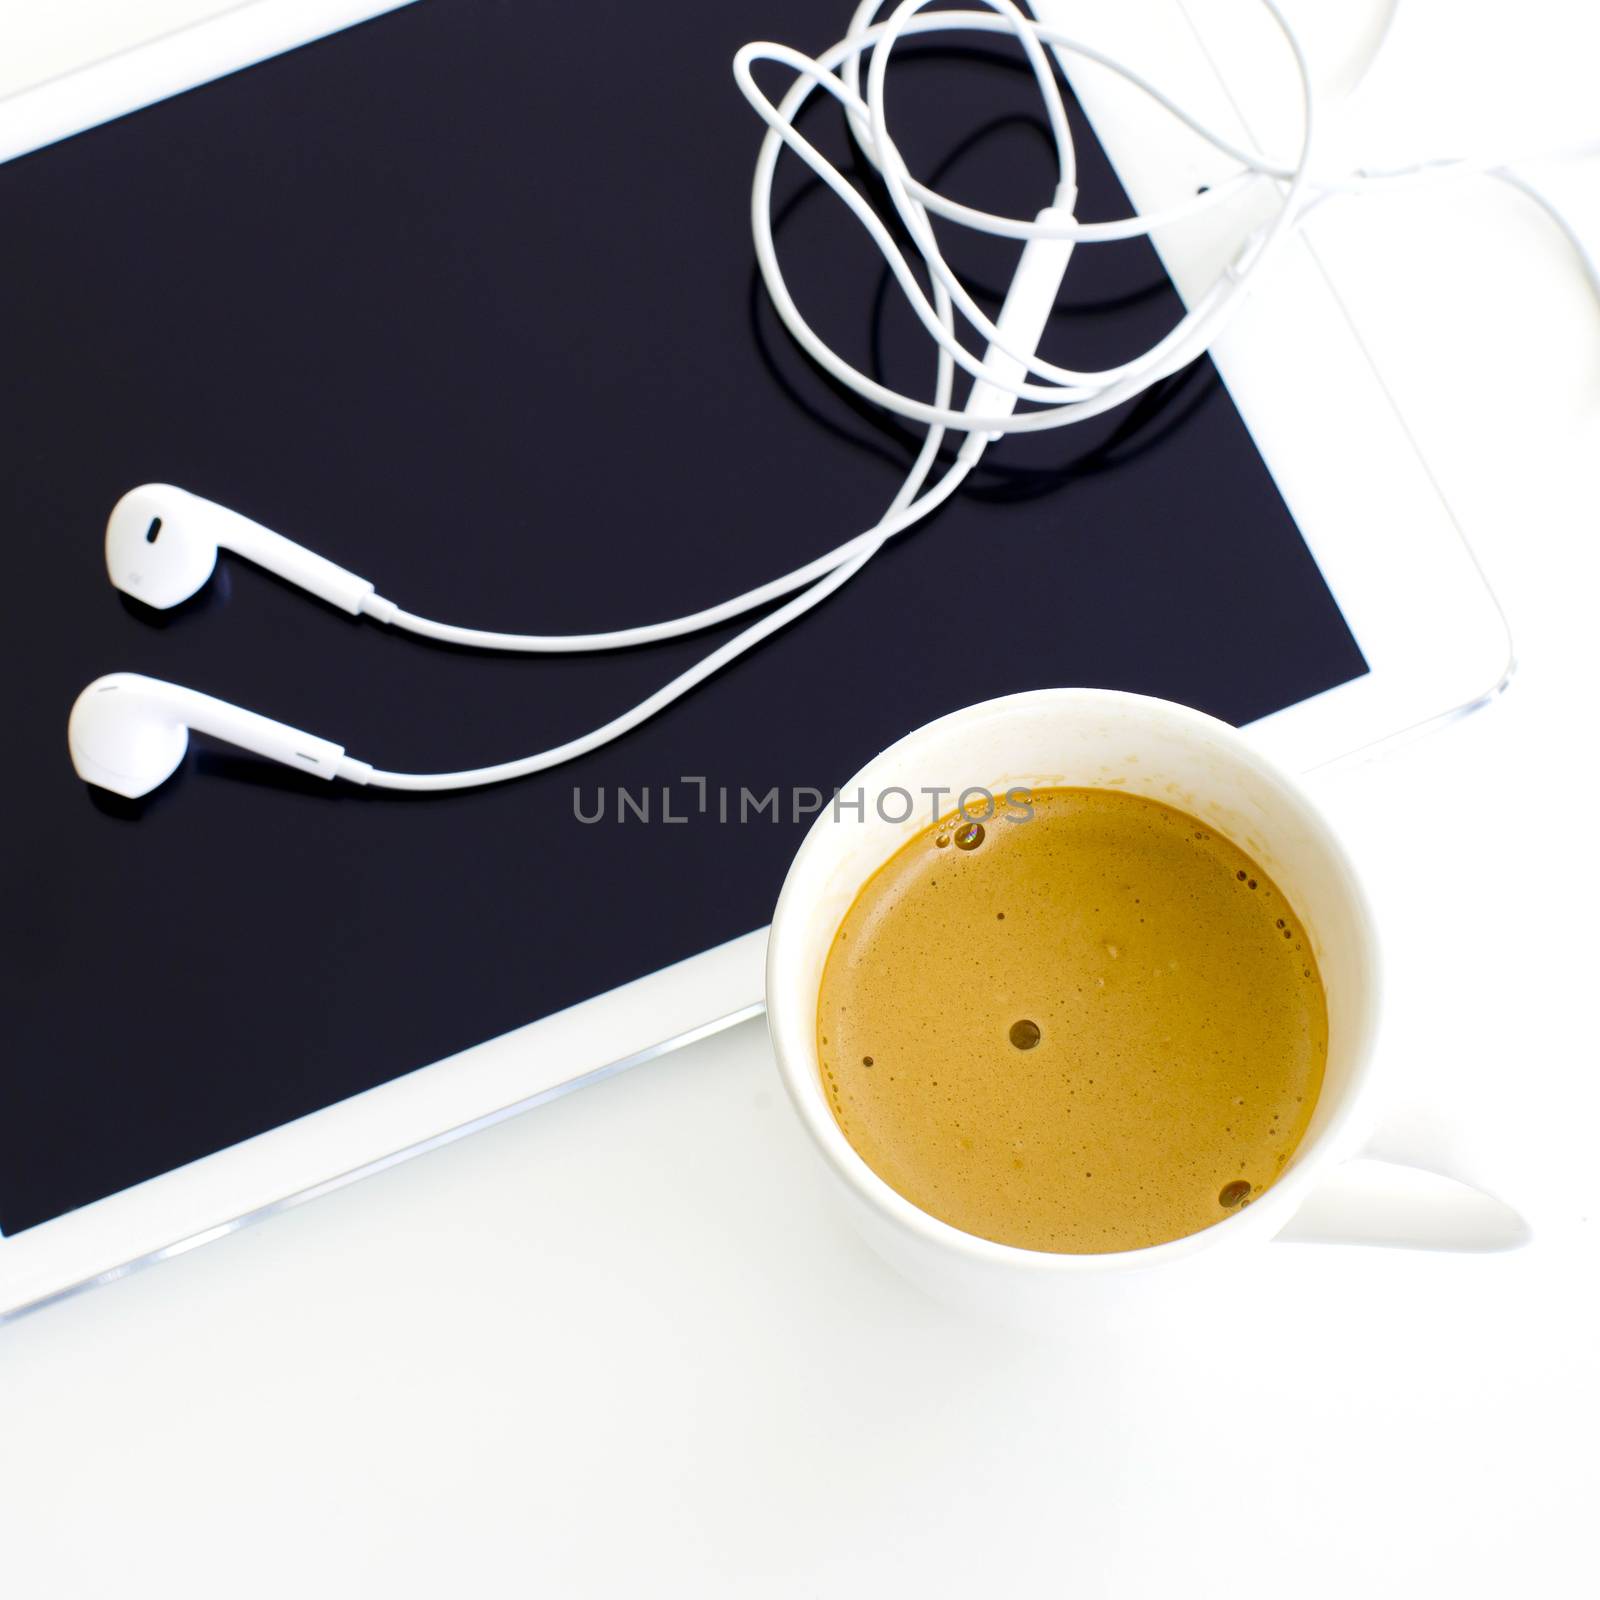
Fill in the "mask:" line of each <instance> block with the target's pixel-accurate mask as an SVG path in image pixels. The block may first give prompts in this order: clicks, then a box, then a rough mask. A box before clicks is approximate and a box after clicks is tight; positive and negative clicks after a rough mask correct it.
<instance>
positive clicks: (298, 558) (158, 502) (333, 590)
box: [106, 483, 373, 616]
mask: <svg viewBox="0 0 1600 1600" xmlns="http://www.w3.org/2000/svg"><path fill="white" fill-rule="evenodd" d="M219 549H220V550H231V551H233V553H234V554H235V555H240V556H244V557H245V559H246V560H249V561H253V562H255V564H256V565H257V566H259V567H265V568H266V569H267V571H268V572H275V573H276V574H277V575H278V576H279V577H280V578H282V579H284V580H285V581H286V582H288V583H293V584H296V585H298V586H299V587H300V588H302V589H308V590H310V592H311V593H312V594H314V595H317V596H318V597H319V598H321V599H323V600H326V601H327V602H328V604H329V605H331V606H337V607H338V608H339V609H340V610H341V611H348V612H349V613H350V614H351V615H352V616H356V615H359V614H360V612H361V611H362V609H363V605H364V602H365V601H366V600H367V598H368V596H369V595H371V594H372V592H373V586H372V585H371V584H370V583H368V582H367V580H366V579H365V578H358V577H357V576H356V575H355V573H353V572H347V571H346V570H345V569H344V568H343V567H341V566H336V565H335V564H334V563H333V562H332V561H328V560H326V559H325V558H324V557H322V556H319V555H316V554H314V553H313V552H312V551H310V550H307V549H306V548H305V546H304V545H299V544H296V543H295V542H294V540H293V539H286V538H284V536H283V535H282V534H281V533H274V532H273V531H272V529H271V528H264V527H262V525H261V524H260V523H259V522H252V521H251V520H250V519H249V518H248V517H241V516H240V515H239V513H238V512H237V511H229V510H228V508H227V507H226V506H219V505H217V504H216V503H215V501H212V500H202V499H201V498H200V496H199V495H197V494H190V493H189V492H188V490H187V489H177V488H174V487H173V485H171V484H170V483H146V484H143V485H141V486H140V487H139V488H137V489H130V490H129V491H128V492H127V493H126V494H125V495H123V497H122V498H121V499H120V500H119V501H118V502H117V503H116V505H115V506H114V507H113V508H112V511H111V519H110V521H108V522H107V523H106V571H107V572H109V573H110V575H111V581H112V582H113V583H114V584H115V585H116V586H117V587H118V588H119V589H120V590H122V592H123V593H124V594H127V595H132V596H133V598H134V599H135V600H142V601H143V602H144V603H145V604H146V605H147V606H154V607H155V608H156V609H157V610H158V611H165V610H166V609H167V608H168V607H169V606H175V605H178V604H179V603H180V602H182V601H184V600H187V599H188V598H189V597H190V596H191V595H193V594H198V593H199V591H200V590H201V589H202V588H203V587H204V585H205V581H206V579H207V578H209V577H210V576H211V573H212V569H213V568H214V567H215V566H216V564H217V551H218V550H219Z"/></svg>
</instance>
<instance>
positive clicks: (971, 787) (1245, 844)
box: [767, 689, 1527, 1320]
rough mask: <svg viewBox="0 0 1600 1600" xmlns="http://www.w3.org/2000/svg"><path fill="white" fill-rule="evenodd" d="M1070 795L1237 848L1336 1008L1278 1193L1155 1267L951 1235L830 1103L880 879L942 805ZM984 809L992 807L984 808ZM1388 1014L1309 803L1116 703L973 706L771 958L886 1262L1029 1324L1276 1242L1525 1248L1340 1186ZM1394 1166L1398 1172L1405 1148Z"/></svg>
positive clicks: (1458, 1215) (904, 743) (836, 862)
mask: <svg viewBox="0 0 1600 1600" xmlns="http://www.w3.org/2000/svg"><path fill="white" fill-rule="evenodd" d="M1063 786H1084V787H1115V788H1119V789H1122V790H1124V791H1126V792H1128V793H1132V794H1140V795H1146V796H1148V797H1150V798H1152V799H1155V800H1160V801H1163V802H1165V803H1166V804H1169V805H1172V806H1175V807H1177V808H1178V809H1179V810H1182V811H1186V812H1188V813H1189V814H1190V815H1192V816H1194V817H1196V818H1198V819H1199V820H1200V821H1202V822H1204V823H1206V824H1208V825H1209V826H1210V827H1212V828H1213V829H1215V830H1216V831H1218V832H1220V833H1223V834H1225V835H1226V836H1227V837H1228V838H1230V839H1232V840H1233V841H1234V843H1236V844H1238V845H1239V846H1240V847H1241V848H1243V849H1244V850H1245V851H1246V852H1248V853H1249V855H1251V856H1252V857H1253V858H1254V859H1255V860H1256V861H1258V862H1259V863H1260V864H1261V866H1262V867H1263V868H1265V869H1266V871H1267V873H1268V874H1270V876H1271V877H1272V879H1273V881H1274V882H1275V883H1276V884H1277V885H1278V887H1279V888H1280V889H1281V890H1282V892H1283V893H1284V894H1285V895H1287V896H1288V898H1289V901H1290V903H1291V904H1292V905H1293V907H1294V910H1295V914H1296V916H1297V918H1298V919H1299V920H1300V922H1301V923H1302V924H1303V925H1304V927H1305V929H1306V931H1307V933H1308V935H1309V937H1310V940H1311V947H1312V950H1313V951H1314V953H1315V955H1316V958H1317V964H1318V967H1319V969H1320V971H1321V974H1322V980H1323V984H1324V987H1325V989H1326V992H1327V1000H1328V1060H1327V1067H1326V1071H1325V1074H1324V1078H1323V1086H1322V1091H1321V1094H1320V1095H1319V1097H1318V1100H1317V1105H1316V1109H1315V1111H1314V1113H1313V1115H1312V1118H1311V1122H1310V1125H1309V1127H1308V1128H1307V1130H1306V1134H1305V1137H1304V1138H1303V1139H1302V1140H1301V1143H1300V1146H1299V1148H1298V1149H1297V1150H1296V1151H1295V1152H1294V1154H1293V1156H1292V1157H1291V1158H1290V1161H1289V1163H1288V1165H1287V1166H1286V1167H1285V1168H1284V1171H1283V1173H1282V1174H1281V1176H1280V1177H1279V1179H1278V1181H1277V1182H1276V1183H1275V1184H1273V1185H1272V1186H1271V1187H1270V1188H1269V1189H1267V1190H1266V1191H1265V1192H1264V1193H1262V1194H1261V1195H1259V1196H1257V1197H1256V1198H1255V1200H1254V1201H1253V1202H1252V1203H1251V1204H1250V1205H1249V1206H1247V1207H1243V1208H1241V1209H1240V1210H1238V1211H1236V1212H1234V1213H1232V1214H1230V1215H1228V1216H1227V1217H1225V1218H1223V1219H1222V1220H1221V1221H1219V1222H1217V1223H1216V1224H1215V1225H1213V1226H1212V1227H1209V1228H1205V1229H1203V1230H1202V1231H1200V1232H1199V1233H1194V1234H1190V1235H1188V1236H1187V1237H1185V1238H1181V1239H1174V1240H1172V1241H1171V1242H1170V1243H1167V1244H1160V1245H1153V1246H1151V1247H1149V1248H1146V1249H1142V1250H1129V1251H1118V1252H1114V1253H1108V1254H1098V1255H1067V1254H1057V1253H1054V1252H1048V1251H1037V1250H1025V1249H1019V1248H1017V1247H1015V1246H1011V1245H1004V1244H997V1243H995V1242H994V1241H992V1240H988V1239H981V1238H978V1237H976V1236H975V1235H972V1234H969V1233H965V1232H963V1231H962V1230H960V1229H958V1228H955V1227H952V1226H951V1225H950V1224H948V1223H946V1222H941V1221H939V1220H938V1219H937V1218H935V1217H932V1216H930V1215H928V1213H926V1212H925V1211H922V1210H920V1209H919V1208H918V1207H917V1206H914V1205H913V1204H912V1203H911V1202H910V1201H909V1200H907V1199H905V1198H904V1196H902V1195H900V1194H899V1193H897V1192H896V1191H895V1190H894V1189H892V1188H890V1187H889V1185H888V1184H887V1183H885V1182H884V1181H883V1179H881V1178H880V1177H879V1176H878V1175H877V1174H876V1173H875V1172H873V1170H872V1169H871V1168H870V1167H869V1166H868V1165H867V1164H866V1162H864V1161H863V1160H862V1159H861V1157H860V1156H859V1155H857V1154H856V1152H855V1150H854V1149H853V1148H852V1147H851V1145H850V1143H849V1141H848V1140H846V1138H845V1137H844V1135H843V1133H842V1132H841V1131H840V1129H839V1125H838V1123H837V1122H836V1121H835V1120H834V1118H833V1114H832V1112H831V1111H830V1109H829V1107H828V1102H827V1100H826V1098H825V1096H824V1093H823V1088H822V1078H821V1073H820V1068H819V1064H818V1058H817V995H818V989H819V987H820V984H821V979H822V969H823V964H824V962H825V960H826V958H827V954H828V950H829V948H830V945H831V944H832V941H833V936H834V934H835V932H836V931H837V930H838V926H839V923H840V922H841V920H842V919H843V917H844V915H845V912H846V911H847V910H848V909H849V907H850V905H851V904H852V902H853V901H854V899H855V897H856V895H857V893H858V891H859V890H860V888H861V886H862V885H863V884H864V883H865V882H866V881H867V879H868V878H869V877H871V876H872V874H873V873H874V872H875V871H876V870H877V869H878V868H879V867H880V866H882V865H883V863H884V862H885V861H887V860H888V858H889V857H890V856H891V855H893V854H894V852H895V851H896V850H897V849H899V847H900V846H901V845H902V844H904V843H905V841H906V840H907V839H908V838H909V837H911V836H912V835H914V834H916V833H918V832H920V831H921V830H922V829H924V828H926V827H927V826H928V825H929V824H930V823H931V822H932V821H933V820H934V816H935V802H934V800H933V799H932V794H933V793H935V792H942V793H943V795H944V796H945V798H944V800H943V802H942V809H943V811H944V812H945V813H948V812H949V811H951V810H953V809H954V807H955V805H956V804H957V797H959V796H960V795H961V794H962V792H963V791H987V793H989V794H992V795H996V796H1001V795H1004V794H1005V793H1006V792H1007V791H1008V790H1010V789H1013V788H1019V787H1020V788H1023V789H1036V788H1046V787H1063ZM908 801H909V802H911V803H910V804H909V805H908ZM983 803H984V802H982V801H981V800H980V799H978V798H977V796H976V795H973V796H972V798H971V801H970V805H971V806H972V807H973V808H977V807H980V806H982V805H983ZM993 825H995V826H1005V825H1006V824H1005V823H1004V822H996V823H995V824H993ZM1022 825H1025V824H1022ZM1378 1014H1379V957H1378V945H1377V936H1376V931H1375V929H1374V927H1373V921H1372V913H1371V911H1370V909H1369V907H1368V904H1367V898H1366V895H1365V893H1364V892H1363V890H1362V887H1361V884H1360V881H1359V879H1358V877H1357V875H1356V872H1355V869H1354V867H1353V866H1352V865H1351V863H1350V860H1349V858H1348V857H1347V856H1346V854H1345V851H1344V849H1343V847H1342V846H1341V845H1340V843H1339V841H1338V839H1337V838H1336V837H1335V835H1334V834H1333V832H1332V830H1331V829H1330V828H1329V826H1328V824H1327V822H1326V821H1325V820H1324V819H1323V817H1322V815H1321V814H1320V812H1319V811H1318V810H1317V808H1316V807H1315V806H1314V805H1313V804H1312V802H1311V801H1310V800H1309V799H1308V798H1307V796H1306V795H1305V793H1304V792H1303V791H1302V790H1301V788H1300V786H1299V785H1298V784H1297V783H1295V782H1294V781H1293V780H1292V779H1291V778H1289V777H1288V776H1286V775H1285V774H1284V773H1283V772H1281V771H1279V770H1278V768H1277V767H1275V766H1274V765H1273V764H1272V763H1271V762H1270V761H1268V760H1267V759H1266V758H1265V757H1263V756H1262V755H1260V754H1259V753H1258V752H1257V751H1256V749H1255V748H1254V747H1253V746H1252V745H1251V743H1250V741H1249V739H1248V738H1247V737H1246V736H1245V735H1243V734H1241V733H1239V732H1237V731H1236V730H1235V729H1233V728H1231V727H1229V726H1228V725H1227V724H1226V723H1223V722H1219V721H1217V720H1216V719H1215V718H1213V717H1208V716H1205V715H1203V714H1202V713H1200V712H1198V711H1193V710H1190V709H1188V708H1186V707H1184V706H1178V705H1173V704H1171V703H1170V702H1167V701H1164V700H1154V699H1148V698H1146V697H1144V696H1141V695H1131V694H1121V693H1116V692H1113V691H1110V690H1103V689H1043V690H1038V691H1034V692H1031V693H1027V694H1019V695H1012V696H1009V697H1007V698H1005V699H1001V700H990V701H987V702H985V703H983V704H981V705H975V706H970V707H968V708H967V709H966V710H964V711H957V712H954V713H952V714H951V715H950V716H946V717H941V718H940V719H939V720H938V721H937V722H932V723H929V724H928V725H927V726H926V727H924V728H919V729H918V730H917V731H916V732H914V733H911V734H908V735H907V736H906V737H905V738H904V739H902V740H900V741H899V743H898V744H895V745H892V746H891V747H890V748H889V749H888V750H886V751H884V752H883V754H882V755H880V756H878V757H877V758H876V759H875V760H873V761H871V762H869V763H868V764H867V766H866V767H865V768H863V769H862V771H861V772H860V773H858V774H857V775H856V777H854V778H853V779H851V780H850V781H849V782H848V783H846V784H844V785H842V786H841V789H840V791H839V794H838V796H837V797H836V800H835V802H834V804H833V805H832V806H830V807H827V808H824V810H823V811H822V812H821V813H820V814H819V815H818V817H817V819H816V822H815V823H814V824H813V826H812V828H811V830H810V832H809V833H808V834H807V835H806V838H805V841H804V843H803V844H802V845H801V847H800V850H799V853H798V854H797V855H796V856H795V859H794V863H793V865H792V866H791V867H790V869H789V874H788V877H787V878H786V879H785V881H784V885H783V891H782V893H781V894H780V896H779V898H778V905H777V909H776V911H775V912H774V914H773V919H772V932H771V937H770V941H769V944H768V952H767V1020H768V1026H769V1028H770V1031H771V1035H772V1044H773V1049H774V1052H775V1054H776V1057H777V1062H778V1068H779V1071H780V1072H781V1074H782V1076H783V1080H784V1084H785V1086H786V1088H787V1089H788V1092H789V1096H790V1098H791V1100H792V1101H793V1103H794V1106H795V1109H796V1111H797V1112H798V1113H799V1115H800V1119H801V1121H802V1122H803V1123H804V1125H805V1127H806V1130H807V1132H808V1133H809V1134H810V1135H811V1138H812V1140H813V1141H814V1143H815V1144H816V1146H817V1148H818V1150H820V1152H821V1153H822V1155H823V1157H824V1159H825V1160H826V1162H827V1165H828V1166H829V1168H830V1169H831V1170H832V1171H833V1173H834V1174H835V1176H836V1177H837V1178H838V1179H839V1181H840V1183H841V1184H842V1186H843V1190H844V1193H845V1195H846V1196H847V1198H848V1201H849V1203H850V1211H851V1213H852V1215H853V1218H854V1220H855V1222H856V1224H857V1226H858V1227H859V1229H860V1230H861V1232H862V1233H863V1234H864V1236H865V1237H866V1239H867V1241H868V1243H869V1244H871V1245H872V1246H873V1248H874V1249H875V1250H876V1251H877V1252H878V1253H879V1255H881V1256H882V1257H883V1258H884V1259H885V1260H887V1261H888V1262H889V1263H890V1264H891V1265H893V1266H895V1267H897V1268H898V1269H900V1270H901V1271H902V1272H904V1273H905V1274H906V1275H907V1276H909V1277H910V1278H912V1279H913V1280H914V1281H916V1282H917V1283H919V1284H921V1285H922V1286H923V1287H924V1288H926V1289H928V1290H929V1291H931V1292H932V1293H934V1294H936V1295H937V1296H939V1297H940V1298H941V1299H944V1300H946V1301H950V1302H954V1303H957V1304H960V1305H963V1306H966V1307H969V1308H972V1309H975V1310H977V1311H980V1312H984V1311H991V1310H992V1311H998V1312H1000V1313H1002V1314H1004V1315H1006V1316H1007V1317H1008V1318H1010V1319H1012V1320H1017V1319H1021V1320H1030V1319H1036V1318H1043V1319H1050V1318H1051V1317H1052V1316H1053V1315H1054V1314H1056V1313H1060V1312H1065V1313H1067V1314H1068V1315H1071V1314H1073V1313H1074V1312H1075V1311H1077V1310H1079V1309H1081V1307H1082V1303H1083V1299H1084V1297H1085V1295H1086V1294H1088V1293H1091V1292H1101V1291H1103V1289H1104V1288H1105V1287H1106V1286H1107V1285H1108V1284H1109V1282H1111V1281H1112V1280H1117V1279H1124V1278H1127V1277H1129V1276H1130V1275H1136V1274H1137V1275H1143V1274H1148V1273H1150V1272H1151V1271H1153V1270H1155V1269H1164V1268H1167V1267H1171V1266H1176V1265H1177V1264H1178V1263H1181V1262H1193V1263H1199V1262H1201V1261H1205V1260H1212V1259H1217V1258H1219V1257H1220V1255H1221V1254H1222V1253H1223V1252H1226V1251H1229V1250H1230V1249H1232V1248H1233V1247H1236V1246H1239V1245H1244V1244H1248V1243H1251V1242H1257V1241H1263V1240H1267V1239H1271V1238H1273V1237H1274V1236H1277V1235H1283V1236H1285V1237H1294V1238H1299V1239H1317V1240H1336V1241H1363V1242H1372V1243H1385V1244H1407V1245H1415V1246H1420V1247H1432V1248H1443V1249H1504V1248H1508V1247H1510V1246H1514V1245H1517V1244H1520V1243H1522V1242H1523V1241H1524V1239H1525V1238H1526V1236H1527V1229H1526V1226H1525V1224H1524V1223H1523V1222H1522V1219H1521V1218H1520V1217H1519V1216H1518V1215H1517V1214H1516V1213H1515V1212H1514V1211H1511V1210H1510V1209H1509V1208H1508V1207H1506V1206H1504V1205H1503V1204H1501V1203H1500V1202H1499V1201H1497V1200H1495V1199H1492V1198H1491V1197H1489V1196H1487V1195H1484V1194H1481V1193H1478V1192H1476V1191H1472V1190H1467V1189H1462V1188H1460V1187H1459V1186H1458V1185H1454V1184H1452V1185H1448V1186H1445V1187H1446V1188H1447V1190H1448V1193H1447V1194H1446V1196H1445V1198H1444V1203H1442V1204H1441V1203H1440V1197H1439V1196H1438V1195H1435V1194H1431V1193H1430V1194H1427V1195H1425V1196H1423V1197H1421V1198H1413V1199H1407V1200H1402V1201H1396V1200H1395V1199H1394V1197H1393V1196H1392V1195H1391V1194H1384V1193H1382V1192H1379V1193H1377V1194H1376V1195H1374V1194H1373V1193H1370V1192H1366V1191H1364V1190H1363V1188H1362V1186H1361V1185H1360V1184H1354V1185H1352V1184H1351V1183H1350V1182H1349V1181H1348V1177H1347V1176H1346V1177H1344V1179H1343V1181H1341V1174H1340V1173H1339V1171H1338V1170H1337V1169H1339V1168H1341V1165H1342V1164H1343V1163H1346V1162H1349V1161H1350V1160H1351V1158H1352V1157H1355V1156H1358V1155H1361V1154H1362V1153H1363V1152H1364V1150H1367V1149H1368V1148H1369V1146H1368V1140H1369V1137H1370V1135H1371V1133H1372V1128H1373V1109H1372V1106H1373V1086H1374V1070H1373V1062H1374V1045H1375V1043H1376V1039H1377V1033H1378ZM1381 1153H1382V1155H1383V1156H1384V1158H1385V1159H1391V1158H1392V1155H1393V1151H1392V1148H1391V1146H1389V1145H1385V1146H1384V1147H1383V1149H1382V1151H1381Z"/></svg>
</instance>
